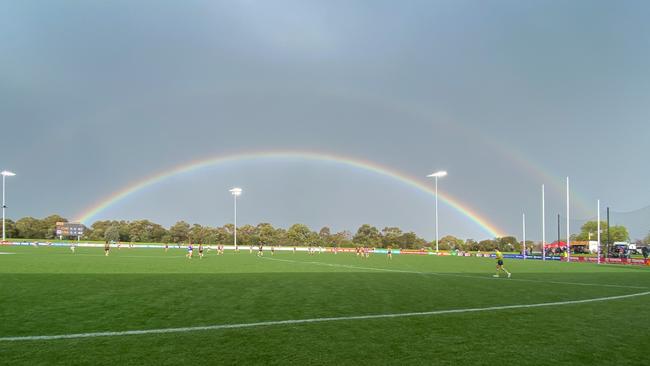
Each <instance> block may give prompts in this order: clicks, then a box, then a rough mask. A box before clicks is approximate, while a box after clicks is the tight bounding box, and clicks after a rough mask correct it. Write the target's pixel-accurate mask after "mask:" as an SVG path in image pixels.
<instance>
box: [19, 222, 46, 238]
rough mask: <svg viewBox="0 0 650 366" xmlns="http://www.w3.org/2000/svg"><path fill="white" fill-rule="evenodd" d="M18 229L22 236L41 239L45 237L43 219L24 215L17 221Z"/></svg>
mask: <svg viewBox="0 0 650 366" xmlns="http://www.w3.org/2000/svg"><path fill="white" fill-rule="evenodd" d="M16 229H17V230H18V235H19V236H20V237H21V238H26V239H41V238H44V237H45V232H44V230H43V225H42V223H41V220H39V219H36V218H33V217H23V218H21V219H19V220H18V221H16Z"/></svg>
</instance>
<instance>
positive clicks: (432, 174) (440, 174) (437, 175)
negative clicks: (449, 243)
mask: <svg viewBox="0 0 650 366" xmlns="http://www.w3.org/2000/svg"><path fill="white" fill-rule="evenodd" d="M446 175H447V172H446V171H444V170H440V171H437V172H435V173H431V174H429V175H427V177H429V178H431V177H433V178H435V180H436V253H437V252H438V178H442V177H444V176H446Z"/></svg>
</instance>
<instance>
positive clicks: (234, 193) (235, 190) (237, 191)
mask: <svg viewBox="0 0 650 366" xmlns="http://www.w3.org/2000/svg"><path fill="white" fill-rule="evenodd" d="M229 192H230V193H231V194H232V196H233V198H234V199H235V228H234V229H235V230H234V232H235V239H234V245H235V247H236V246H237V197H239V196H241V193H242V192H243V191H242V189H241V188H238V187H235V188H233V189H231V190H230V191H229Z"/></svg>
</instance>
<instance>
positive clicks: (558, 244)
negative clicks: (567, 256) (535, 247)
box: [544, 241, 566, 248]
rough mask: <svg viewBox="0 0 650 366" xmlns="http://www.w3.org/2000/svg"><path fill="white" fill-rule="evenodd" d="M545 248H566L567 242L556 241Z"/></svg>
mask: <svg viewBox="0 0 650 366" xmlns="http://www.w3.org/2000/svg"><path fill="white" fill-rule="evenodd" d="M544 248H566V242H565V241H554V242H552V243H548V244H546V245H544Z"/></svg>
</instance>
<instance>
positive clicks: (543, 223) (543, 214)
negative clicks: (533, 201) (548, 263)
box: [542, 184, 546, 261]
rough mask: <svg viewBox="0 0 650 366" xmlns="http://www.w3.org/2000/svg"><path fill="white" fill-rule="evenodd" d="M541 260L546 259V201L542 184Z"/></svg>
mask: <svg viewBox="0 0 650 366" xmlns="http://www.w3.org/2000/svg"><path fill="white" fill-rule="evenodd" d="M542 260H543V261H545V260H546V203H545V199H544V185H543V184H542Z"/></svg>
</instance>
